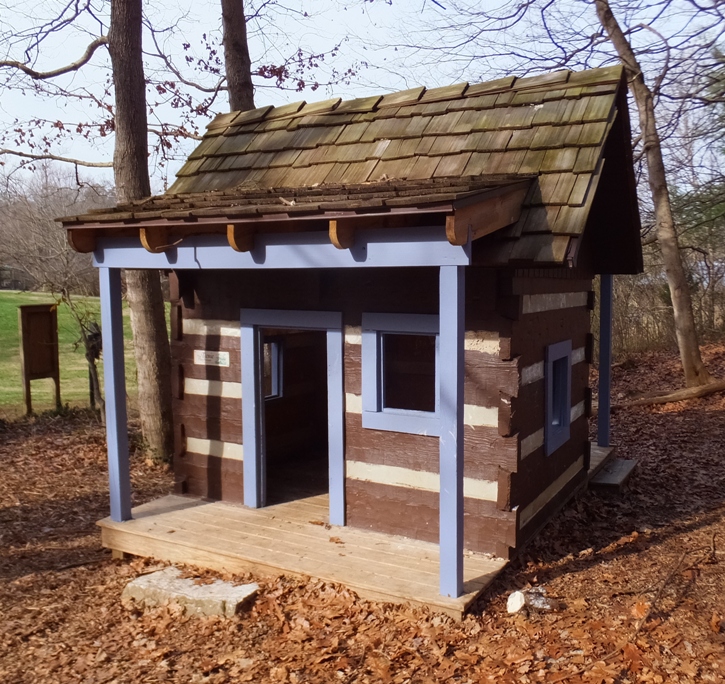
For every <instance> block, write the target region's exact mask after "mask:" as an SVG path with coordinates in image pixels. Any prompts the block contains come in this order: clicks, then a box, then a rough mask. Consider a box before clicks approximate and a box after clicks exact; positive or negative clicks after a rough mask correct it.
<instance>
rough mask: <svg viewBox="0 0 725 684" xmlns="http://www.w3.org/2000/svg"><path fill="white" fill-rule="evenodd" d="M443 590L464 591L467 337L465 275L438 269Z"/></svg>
mask: <svg viewBox="0 0 725 684" xmlns="http://www.w3.org/2000/svg"><path fill="white" fill-rule="evenodd" d="M439 298H440V332H439V340H440V368H439V372H438V376H439V378H440V380H439V392H440V404H439V407H440V408H439V412H440V416H439V419H440V488H441V491H440V505H439V508H440V592H441V594H442V595H443V596H452V597H458V596H460V595H461V593H462V592H463V339H464V322H465V321H464V319H465V271H464V268H463V267H462V266H441V269H440V294H439Z"/></svg>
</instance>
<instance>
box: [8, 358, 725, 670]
mask: <svg viewBox="0 0 725 684" xmlns="http://www.w3.org/2000/svg"><path fill="white" fill-rule="evenodd" d="M706 356H707V361H708V364H709V367H710V368H711V370H712V371H713V372H714V373H715V374H716V375H718V376H719V377H725V348H724V347H722V346H711V347H708V348H707V349H706ZM679 382H680V379H679V372H678V366H677V359H676V357H674V356H673V355H671V354H667V353H658V354H648V355H645V356H640V357H637V358H635V359H634V360H633V363H629V364H626V365H625V366H623V367H618V368H617V369H616V370H615V374H614V394H615V397H619V399H625V398H627V397H630V396H634V395H635V394H638V393H641V392H649V391H656V390H665V389H669V388H676V387H677V386H678V384H679ZM613 438H614V441H615V442H616V443H617V444H618V446H619V453H620V454H621V455H622V456H624V457H630V458H637V459H639V468H638V470H637V471H636V473H635V475H634V476H633V479H632V481H631V484H630V486H629V488H628V490H627V491H626V492H624V493H623V494H603V493H596V492H588V493H586V494H585V495H583V496H582V497H581V498H579V499H578V500H577V501H575V502H573V503H571V504H570V505H569V506H568V507H567V508H566V509H565V510H564V511H563V512H562V513H561V514H560V515H559V516H558V517H557V518H556V519H555V520H554V521H553V522H552V523H551V524H550V525H549V526H548V527H547V528H546V529H545V530H544V531H543V532H542V534H541V535H540V537H539V538H538V539H537V541H536V542H535V543H533V544H532V545H530V546H529V547H528V548H527V549H526V550H525V551H524V552H523V553H522V554H521V556H520V558H519V559H518V560H517V561H514V562H513V563H511V564H510V566H509V567H508V568H507V569H506V570H505V571H504V572H503V573H502V574H501V575H500V576H499V578H498V579H497V580H496V582H495V583H494V585H493V586H492V587H491V588H490V590H489V591H488V592H487V593H486V594H485V595H484V596H483V597H482V599H481V600H480V602H479V604H478V605H477V606H476V609H475V610H474V611H473V613H472V614H471V615H469V616H467V617H466V618H465V620H464V621H463V622H460V623H456V622H454V621H452V620H450V619H449V618H446V617H442V616H439V615H436V614H434V613H430V612H428V611H426V610H413V609H410V608H406V607H394V606H389V605H382V604H376V603H372V602H366V601H361V600H359V599H358V598H357V597H356V596H355V595H354V594H352V593H351V592H349V591H347V590H346V589H345V588H344V587H340V586H331V585H327V584H324V583H321V582H317V581H308V582H302V581H299V580H293V579H289V578H275V579H269V578H254V579H255V580H256V581H259V583H260V585H261V592H260V596H259V598H258V599H257V601H256V603H255V604H254V605H253V607H252V608H251V609H250V610H249V611H247V612H245V613H242V614H240V615H237V616H236V617H234V618H232V619H228V620H223V619H219V618H211V617H187V616H185V615H181V614H179V612H178V611H177V610H175V609H174V607H173V606H169V607H162V608H158V609H154V610H149V611H146V612H144V613H140V612H134V611H129V610H126V609H124V608H123V607H122V606H121V603H120V600H119V598H120V594H121V591H122V589H123V587H124V585H125V584H126V583H127V582H128V581H129V580H130V579H132V578H133V577H135V576H137V575H138V574H140V573H143V572H148V571H149V569H151V568H153V567H156V566H157V565H158V564H153V563H151V562H148V561H144V560H140V559H137V560H134V561H132V562H128V561H126V562H124V561H116V560H112V559H111V558H110V554H109V553H108V552H107V551H104V550H103V549H102V548H101V547H100V543H99V532H98V529H97V527H96V526H95V525H94V523H95V521H96V520H98V519H99V518H101V517H104V516H105V515H106V511H107V484H106V474H105V452H104V438H103V432H102V431H101V429H100V428H99V427H98V426H97V425H95V424H94V423H93V422H92V421H90V420H89V419H88V418H87V417H85V416H83V415H82V414H80V413H73V414H70V415H69V416H64V417H52V416H46V417H41V418H39V419H34V420H30V421H20V422H14V423H0V681H1V682H8V683H13V684H21V683H24V682H33V683H41V682H53V683H56V682H58V683H62V682H83V683H88V684H91V683H94V682H119V683H120V682H183V683H196V682H210V683H217V682H245V681H247V682H292V683H296V682H396V683H398V682H400V683H403V682H421V683H422V682H503V683H506V682H523V683H524V684H525V683H527V682H586V683H600V682H623V683H626V682H658V683H664V682H722V681H725V522H724V514H725V395H723V394H719V395H714V396H710V397H707V398H703V399H697V400H691V401H687V402H681V403H679V404H669V405H664V406H654V407H649V408H638V409H629V410H626V411H625V410H622V411H620V412H618V413H617V414H616V415H615V416H614V417H613ZM132 477H133V487H134V497H135V503H139V502H141V501H143V500H148V499H151V498H154V497H156V496H159V495H161V494H164V493H166V492H167V491H168V490H169V488H170V483H171V476H170V474H169V473H168V472H166V470H165V469H164V468H162V467H160V466H157V465H154V464H153V463H151V462H147V461H145V460H143V459H142V458H141V457H134V460H133V476H132ZM200 575H201V576H206V577H208V576H211V575H212V573H200ZM227 579H235V580H240V581H244V580H247V581H248V580H249V579H250V576H244V577H240V576H237V577H235V578H227ZM534 586H543V587H545V588H546V590H547V594H548V596H550V597H554V598H556V599H557V600H558V601H559V603H560V610H558V611H556V612H551V613H532V614H530V615H516V616H509V615H508V614H507V613H506V609H505V605H506V598H507V596H508V594H509V593H510V592H511V591H512V590H514V589H517V588H526V587H534Z"/></svg>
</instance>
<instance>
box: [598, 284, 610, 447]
mask: <svg viewBox="0 0 725 684" xmlns="http://www.w3.org/2000/svg"><path fill="white" fill-rule="evenodd" d="M599 278H600V279H599V284H600V285H599V411H598V413H597V443H598V444H599V446H601V447H608V446H609V424H610V409H611V400H612V396H611V388H612V298H613V295H614V276H613V275H609V274H602V275H601V276H600V277H599Z"/></svg>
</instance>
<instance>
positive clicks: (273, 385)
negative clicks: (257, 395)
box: [262, 338, 282, 399]
mask: <svg viewBox="0 0 725 684" xmlns="http://www.w3.org/2000/svg"><path fill="white" fill-rule="evenodd" d="M262 391H263V392H264V398H265V399H277V398H279V397H281V396H282V341H281V340H276V339H270V338H267V339H266V340H265V341H264V343H263V344H262Z"/></svg>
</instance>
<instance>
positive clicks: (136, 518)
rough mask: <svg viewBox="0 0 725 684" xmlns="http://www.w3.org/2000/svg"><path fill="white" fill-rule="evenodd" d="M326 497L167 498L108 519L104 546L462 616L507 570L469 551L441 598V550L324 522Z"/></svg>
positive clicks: (103, 522)
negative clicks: (335, 586) (329, 586)
mask: <svg viewBox="0 0 725 684" xmlns="http://www.w3.org/2000/svg"><path fill="white" fill-rule="evenodd" d="M328 511H329V501H328V497H327V495H318V496H311V497H307V498H304V499H298V500H296V501H292V502H287V503H282V504H277V505H273V506H266V507H264V508H257V509H254V508H246V507H243V506H237V505H234V504H228V503H223V502H219V501H215V502H208V501H200V500H198V499H190V498H186V497H182V496H173V495H172V496H165V497H163V498H161V499H156V500H155V501H152V502H150V503H147V504H144V505H142V506H137V507H136V508H134V509H133V511H132V513H133V519H132V520H126V521H124V522H114V521H113V520H111V518H105V519H104V520H101V521H100V522H99V523H98V524H99V526H100V527H101V529H102V541H103V545H104V546H106V547H108V548H111V549H114V550H116V551H122V552H124V553H129V554H133V555H138V556H150V557H153V558H157V559H159V560H164V561H170V562H176V563H189V564H192V565H198V566H200V567H204V568H211V569H215V570H226V571H229V572H240V573H241V572H254V573H258V574H261V575H268V576H269V575H280V574H286V575H294V576H310V577H316V578H319V579H322V580H325V581H328V582H336V583H340V584H344V585H346V586H347V587H349V588H350V589H352V590H353V591H355V592H356V593H357V594H358V595H359V596H360V597H361V598H365V599H371V600H376V601H385V602H391V603H410V604H412V605H417V606H428V607H429V608H431V610H434V611H439V612H443V613H446V614H448V615H450V616H452V617H454V618H457V619H460V618H461V617H462V616H463V614H464V613H465V611H466V610H467V609H468V608H469V607H470V606H471V604H472V603H473V602H474V601H475V599H476V598H477V597H478V596H479V594H480V593H481V592H482V591H483V590H484V589H485V588H486V587H487V586H488V585H489V584H490V583H491V582H492V581H493V579H494V578H495V577H496V575H497V574H498V573H499V572H500V571H501V570H502V569H503V567H504V566H505V565H506V561H505V560H503V559H500V558H491V557H489V556H486V555H483V554H477V553H471V552H464V558H463V579H464V584H463V592H462V594H461V595H460V596H459V597H457V598H450V597H446V596H441V594H440V590H439V547H438V544H434V543H429V542H422V541H417V540H414V539H407V538H404V537H395V536H390V535H386V534H380V533H376V532H371V531H367V530H361V529H355V528H351V527H337V526H330V525H329V524H328V523H327V520H328Z"/></svg>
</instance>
